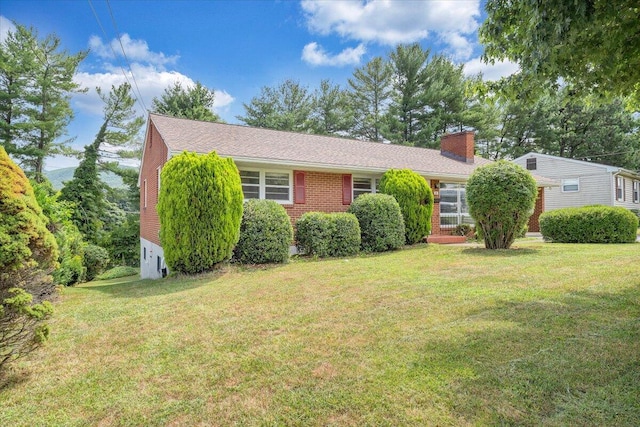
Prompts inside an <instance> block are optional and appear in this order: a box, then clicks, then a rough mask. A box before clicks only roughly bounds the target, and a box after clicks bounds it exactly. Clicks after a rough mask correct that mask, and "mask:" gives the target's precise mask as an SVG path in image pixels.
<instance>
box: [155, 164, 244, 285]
mask: <svg viewBox="0 0 640 427" xmlns="http://www.w3.org/2000/svg"><path fill="white" fill-rule="evenodd" d="M242 204H243V194H242V184H241V182H240V174H239V172H238V168H237V167H236V165H235V163H234V162H233V160H232V159H230V158H221V157H219V156H218V155H217V154H216V153H215V152H212V153H209V154H207V155H197V154H195V153H188V152H184V153H182V154H180V155H178V156H176V157H173V158H172V159H171V160H169V161H168V162H167V164H166V165H165V166H164V168H163V169H162V174H161V186H160V199H159V201H158V206H157V209H158V215H159V217H160V242H161V243H162V246H163V248H164V256H165V262H166V264H167V266H168V267H169V268H170V269H171V270H172V271H176V272H182V273H190V274H191V273H198V272H202V271H206V270H211V269H213V268H214V267H215V266H216V264H218V263H220V262H221V261H224V260H226V259H229V258H230V257H231V254H232V252H233V248H234V246H235V245H236V243H237V242H238V238H239V235H240V221H241V220H242Z"/></svg>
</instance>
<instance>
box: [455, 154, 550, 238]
mask: <svg viewBox="0 0 640 427" xmlns="http://www.w3.org/2000/svg"><path fill="white" fill-rule="evenodd" d="M537 195H538V188H537V186H536V182H535V180H534V179H533V177H532V176H531V174H530V173H529V171H527V170H525V169H524V168H523V167H521V166H518V165H516V164H515V163H511V162H507V161H505V160H500V161H497V162H494V163H490V164H488V165H485V166H481V167H479V168H477V169H476V170H475V171H474V172H473V173H472V174H471V176H470V177H469V181H467V202H468V203H469V213H470V214H471V216H472V217H473V219H474V220H475V222H476V230H478V232H479V234H480V235H482V236H483V238H484V245H485V247H486V248H487V249H508V248H509V247H511V244H512V243H513V241H514V240H515V239H516V237H517V236H518V234H519V233H521V232H522V231H523V230H524V228H525V227H526V226H527V221H528V220H529V217H530V216H531V214H532V213H533V208H534V206H535V202H536V197H537Z"/></svg>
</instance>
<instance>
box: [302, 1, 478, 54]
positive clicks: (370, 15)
mask: <svg viewBox="0 0 640 427" xmlns="http://www.w3.org/2000/svg"><path fill="white" fill-rule="evenodd" d="M302 9H303V11H304V13H305V18H306V20H307V26H308V28H309V30H310V31H312V32H316V33H319V34H322V35H329V34H338V35H340V36H342V37H345V38H348V39H352V40H359V41H363V42H376V43H380V44H384V45H389V46H394V45H397V44H399V43H411V42H416V41H420V40H424V39H427V38H428V37H431V34H432V33H435V34H436V36H439V39H440V40H443V41H444V42H445V43H448V44H449V46H450V48H451V53H452V54H453V55H455V56H457V57H459V58H463V57H464V59H466V58H468V57H469V56H470V55H471V52H472V49H471V48H472V44H471V42H470V41H467V43H466V44H464V43H463V42H462V39H464V38H465V35H473V34H474V33H475V31H476V30H477V29H478V26H479V23H478V18H479V17H480V1H479V0H458V1H448V0H433V1H392V0H371V1H355V2H354V1H343V0H340V1H338V0H336V1H321V0H303V1H302ZM465 55H466V57H465Z"/></svg>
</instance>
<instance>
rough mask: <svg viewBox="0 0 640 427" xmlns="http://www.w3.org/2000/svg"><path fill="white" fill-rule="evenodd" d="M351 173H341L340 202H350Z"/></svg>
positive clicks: (344, 203)
mask: <svg viewBox="0 0 640 427" xmlns="http://www.w3.org/2000/svg"><path fill="white" fill-rule="evenodd" d="M351 195H352V189H351V175H342V204H343V205H350V204H351Z"/></svg>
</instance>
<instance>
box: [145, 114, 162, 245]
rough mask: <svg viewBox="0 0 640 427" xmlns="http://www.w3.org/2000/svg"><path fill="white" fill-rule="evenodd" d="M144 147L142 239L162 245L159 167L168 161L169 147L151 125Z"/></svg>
mask: <svg viewBox="0 0 640 427" xmlns="http://www.w3.org/2000/svg"><path fill="white" fill-rule="evenodd" d="M149 126H150V129H149V131H148V132H147V139H146V141H145V147H144V159H143V161H142V170H141V171H140V237H142V238H143V239H146V240H149V241H151V242H153V243H155V244H157V245H160V236H159V235H158V232H159V231H160V220H159V219H158V212H157V211H156V204H157V203H158V177H157V170H158V166H162V165H164V164H165V162H166V161H167V154H168V150H167V146H166V145H165V144H164V142H163V141H162V138H160V134H159V133H158V131H157V130H156V128H155V127H154V126H153V125H151V124H150V125H149ZM145 179H146V180H147V207H146V208H145V207H144V180H145Z"/></svg>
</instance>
